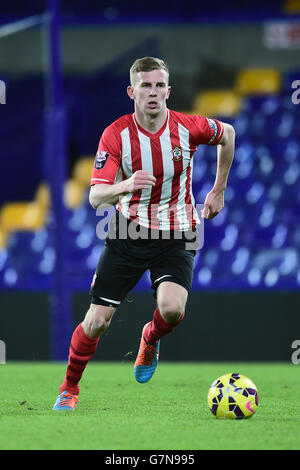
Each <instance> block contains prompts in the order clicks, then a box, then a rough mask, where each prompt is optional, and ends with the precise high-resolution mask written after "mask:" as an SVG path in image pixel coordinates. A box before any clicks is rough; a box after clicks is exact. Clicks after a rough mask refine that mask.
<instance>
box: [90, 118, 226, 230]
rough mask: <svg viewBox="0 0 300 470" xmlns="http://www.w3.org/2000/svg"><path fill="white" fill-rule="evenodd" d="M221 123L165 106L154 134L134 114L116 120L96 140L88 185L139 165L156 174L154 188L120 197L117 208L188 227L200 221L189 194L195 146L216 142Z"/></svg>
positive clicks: (153, 223) (134, 216) (142, 219)
mask: <svg viewBox="0 0 300 470" xmlns="http://www.w3.org/2000/svg"><path fill="white" fill-rule="evenodd" d="M223 131H224V129H223V125H222V123H220V122H219V121H217V120H216V119H208V118H206V117H203V116H196V115H195V116H192V115H188V114H183V113H179V112H176V111H172V110H168V116H167V119H166V122H165V124H164V125H163V126H162V128H161V129H160V130H159V131H158V132H157V133H156V134H151V133H150V132H148V131H146V130H145V129H143V128H142V127H141V126H140V125H139V124H138V122H137V121H136V118H135V116H134V114H128V115H125V116H122V117H121V118H119V119H117V120H116V121H115V122H114V123H112V124H111V125H110V126H109V127H107V128H106V129H105V131H104V133H103V135H102V137H101V139H100V143H99V147H98V151H97V154H96V157H95V164H94V168H93V172H92V178H91V185H94V184H99V183H106V184H114V183H115V182H119V181H121V180H122V179H123V180H124V179H126V178H129V177H130V176H131V175H132V174H133V173H134V172H135V171H137V170H145V171H149V172H150V173H151V174H153V175H154V176H155V178H156V183H155V186H154V187H149V189H142V190H140V191H137V192H135V193H129V194H126V195H125V196H123V197H122V198H120V201H119V203H118V205H117V209H118V210H119V211H120V212H121V213H122V214H123V215H124V216H125V217H126V218H128V219H131V220H134V221H135V222H136V223H139V224H140V225H142V226H144V227H147V228H153V229H159V230H182V231H185V230H190V229H193V228H195V227H196V224H197V223H199V217H198V214H197V211H196V208H195V201H194V197H193V194H192V172H193V155H194V152H195V151H196V150H197V147H198V145H200V144H207V145H217V144H218V143H219V142H220V140H221V138H222V135H223Z"/></svg>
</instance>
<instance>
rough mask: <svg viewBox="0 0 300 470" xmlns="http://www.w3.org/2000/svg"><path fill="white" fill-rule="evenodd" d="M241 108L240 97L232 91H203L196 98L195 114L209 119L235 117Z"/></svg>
mask: <svg viewBox="0 0 300 470" xmlns="http://www.w3.org/2000/svg"><path fill="white" fill-rule="evenodd" d="M240 106H241V103H240V97H239V96H238V95H237V94H236V93H235V92H234V91H232V90H207V91H201V92H200V93H199V94H198V95H197V96H196V99H195V103H194V108H193V114H200V115H202V116H207V117H219V116H222V117H228V116H235V115H236V114H237V113H238V112H239V110H240Z"/></svg>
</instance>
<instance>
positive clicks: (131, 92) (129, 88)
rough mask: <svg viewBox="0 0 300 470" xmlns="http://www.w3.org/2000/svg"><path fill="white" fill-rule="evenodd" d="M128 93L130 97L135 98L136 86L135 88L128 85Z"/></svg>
mask: <svg viewBox="0 0 300 470" xmlns="http://www.w3.org/2000/svg"><path fill="white" fill-rule="evenodd" d="M127 95H128V96H129V98H130V99H131V100H134V88H133V86H131V85H129V86H128V87H127Z"/></svg>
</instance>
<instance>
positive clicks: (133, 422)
mask: <svg viewBox="0 0 300 470" xmlns="http://www.w3.org/2000/svg"><path fill="white" fill-rule="evenodd" d="M65 368H66V366H65V364H56V363H8V364H5V365H1V366H0V384H1V385H0V449H1V450H4V449H5V450H23V449H26V450H40V449H41V450H47V449H50V450H54V449H58V450H59V449H65V450H69V449H77V450H92V449H98V450H101V449H105V450H123V449H127V450H140V449H148V450H152V449H155V450H176V449H183V450H201V449H206V450H215V449H219V450H223V449H228V450H232V449H241V450H242V449H243V450H246V449H249V450H250V449H257V450H263V449H264V450H271V449H272V450H273V449H276V450H281V449H288V450H294V449H300V400H299V370H298V367H297V366H295V365H291V364H246V363H245V364H244V363H243V364H237V363H235V364H227V363H226V364H225V363H218V364H214V363H212V364H209V363H164V362H161V363H160V364H159V367H158V369H157V371H156V373H155V375H154V376H153V378H152V380H151V381H150V382H149V383H147V384H138V383H137V382H136V381H135V379H134V376H133V365H132V364H129V363H128V362H124V363H97V362H91V363H90V364H89V365H88V367H87V369H86V371H85V374H84V376H83V379H82V381H81V393H80V402H79V404H78V406H77V409H76V411H75V412H66V411H64V412H54V411H52V406H53V403H54V401H55V399H56V396H57V393H58V386H59V385H60V383H61V381H62V379H63V376H64V373H65ZM230 371H231V372H240V373H241V374H244V375H246V376H248V377H249V378H250V379H251V380H253V382H254V383H255V384H256V385H257V387H258V392H259V407H258V410H257V412H256V414H255V415H254V416H253V417H252V418H251V419H249V420H241V421H235V420H234V421H231V420H228V421H227V420H217V419H216V418H215V417H214V416H213V415H212V414H211V412H210V411H209V409H208V407H207V402H206V397H207V391H208V388H209V386H210V384H211V383H212V382H213V380H214V379H215V378H217V377H218V376H220V375H222V374H224V373H226V372H230Z"/></svg>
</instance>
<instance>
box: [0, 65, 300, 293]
mask: <svg viewBox="0 0 300 470" xmlns="http://www.w3.org/2000/svg"><path fill="white" fill-rule="evenodd" d="M297 76H298V77H299V72H298V73H297V71H291V72H290V73H289V74H285V75H284V76H282V75H281V74H280V73H279V72H278V71H277V70H274V69H244V70H241V71H240V72H239V73H238V74H237V76H236V81H235V84H234V87H233V89H232V90H221V91H220V90H217V91H215V90H204V91H201V92H200V93H199V94H198V95H197V96H196V97H195V101H194V108H193V109H192V110H191V111H190V112H192V113H194V112H197V113H199V114H204V115H207V116H214V117H216V118H219V119H221V120H222V119H223V120H225V121H226V122H229V123H231V124H232V125H233V126H234V128H235V130H236V153H235V160H234V163H233V166H232V170H231V173H230V177H229V182H228V188H227V191H226V193H225V208H224V210H223V211H222V212H221V213H220V214H219V215H218V217H216V218H215V219H213V220H211V221H210V222H207V221H206V222H205V231H204V238H205V239H204V247H203V249H201V250H199V252H198V253H197V256H196V265H195V266H196V267H195V277H194V288H195V289H223V288H224V289H225V288H226V289H230V288H232V289H237V288H239V289H251V288H258V289H265V288H268V289H271V288H276V289H280V288H282V289H286V288H288V289H297V288H299V285H300V263H299V252H300V250H299V248H300V223H299V220H300V218H299V213H300V209H299V208H300V192H299V184H300V139H299V128H298V127H297V126H299V117H300V111H299V106H295V105H293V103H292V102H291V81H292V80H293V79H294V77H297ZM85 80H86V79H85ZM29 83H30V81H29V80H28V79H27V80H26V87H27V93H30V91H28V90H30V86H29ZM32 83H33V85H32V86H33V87H34V86H36V79H34V80H33V82H32ZM74 86H75V80H73V81H72V87H74ZM72 87H71V88H72ZM85 88H86V87H85ZM18 89H20V90H21V84H20V83H18ZM66 93H67V103H69V109H68V111H69V113H70V119H71V121H72V119H73V120H74V122H75V117H74V116H76V112H77V107H76V106H75V105H74V106H73V105H72V103H74V100H73V101H72V99H71V92H69V94H68V89H67V90H66ZM20 96H23V95H22V93H21V91H20ZM24 99H25V98H24ZM87 101H88V99H87V98H85V97H83V98H82V102H81V104H84V103H86V102H87ZM103 106H104V108H105V103H104V105H103ZM89 109H90V110H91V109H94V113H91V115H90V116H89V112H86V113H85V114H84V116H85V118H87V117H88V119H89V121H88V122H91V123H92V122H93V121H94V122H95V112H96V106H95V107H94V108H89ZM72 111H74V115H73V116H72ZM83 112H85V110H84V111H83ZM34 113H35V114H34V115H32V119H37V118H38V109H37V108H34ZM97 118H98V119H97V120H96V125H95V124H94V126H95V133H96V127H97V138H98V137H99V133H100V131H101V128H104V127H105V125H106V122H107V120H108V119H110V116H107V115H106V116H105V117H104V118H105V121H103V122H101V116H100V117H99V115H98V116H97ZM9 123H10V121H9V119H8V122H7V125H8V126H9ZM101 126H102V127H101ZM72 138H73V139H75V138H76V135H75V133H74V136H72ZM78 139H79V141H78V142H77V143H78V148H86V147H87V144H86V140H87V139H88V140H89V141H91V134H88V133H85V132H84V131H83V129H81V128H79V129H78ZM92 141H93V142H96V145H97V139H93V140H92ZM27 144H28V149H29V142H26V145H27ZM32 145H33V146H35V147H36V145H37V142H36V138H35V139H33V140H32ZM26 148H27V147H26ZM92 165H93V155H88V154H86V155H85V156H84V157H81V158H78V159H77V161H76V162H75V164H74V166H73V168H72V170H71V172H70V176H69V177H68V181H67V183H66V186H65V204H66V207H67V208H68V223H67V226H68V234H67V237H68V245H69V252H68V260H69V261H68V272H69V275H70V278H71V280H72V282H73V284H74V286H75V288H78V289H81V288H83V289H86V288H87V286H88V285H89V282H90V279H91V277H92V275H93V272H94V270H95V267H96V263H97V261H98V256H99V254H100V252H101V250H102V247H103V243H104V242H103V240H99V238H98V237H97V224H98V223H99V222H100V221H101V217H100V216H97V215H95V212H94V211H93V209H92V208H91V207H90V206H89V202H88V184H89V179H90V174H91V168H92ZM215 169H216V149H215V148H214V147H206V146H200V147H199V148H198V150H197V152H196V154H195V156H194V187H193V190H194V195H195V200H196V202H199V203H203V201H204V197H205V195H206V193H207V191H209V190H210V188H211V186H212V184H213V179H214V175H215ZM102 217H105V214H102ZM52 231H53V227H52V222H51V201H50V196H49V191H48V188H47V186H45V185H44V184H40V183H39V184H38V187H37V190H36V192H35V193H34V195H33V197H32V200H30V201H29V202H19V201H13V202H11V203H6V204H4V205H3V206H2V208H1V214H0V286H1V287H2V288H16V287H18V288H20V287H24V288H31V287H32V288H33V287H34V286H35V287H36V286H37V285H38V286H41V287H45V288H47V286H49V283H51V274H52V272H53V269H54V268H55V252H54V249H53V243H52V233H53V232H52ZM146 285H147V286H148V285H149V279H148V278H147V277H145V278H143V280H142V281H141V282H140V284H139V286H138V288H139V289H143V288H144V287H145V286H146Z"/></svg>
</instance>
